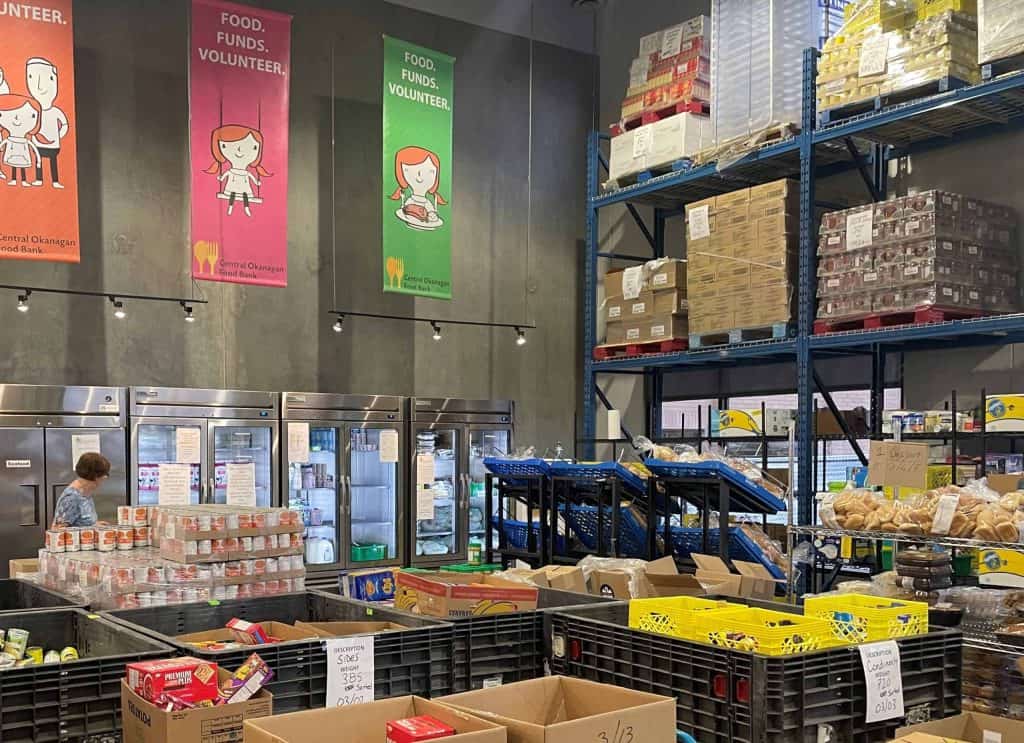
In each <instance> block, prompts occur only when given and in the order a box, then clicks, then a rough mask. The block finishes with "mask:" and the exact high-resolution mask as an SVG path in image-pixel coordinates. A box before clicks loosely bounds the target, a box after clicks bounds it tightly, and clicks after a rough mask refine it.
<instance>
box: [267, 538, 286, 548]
mask: <svg viewBox="0 0 1024 743" xmlns="http://www.w3.org/2000/svg"><path fill="white" fill-rule="evenodd" d="M287 536H288V535H287V534H282V535H281V536H280V537H279V536H278V535H277V534H270V535H268V536H267V540H266V545H267V546H266V549H268V550H276V549H277V548H278V546H279V545H280V544H281V537H285V538H287Z"/></svg>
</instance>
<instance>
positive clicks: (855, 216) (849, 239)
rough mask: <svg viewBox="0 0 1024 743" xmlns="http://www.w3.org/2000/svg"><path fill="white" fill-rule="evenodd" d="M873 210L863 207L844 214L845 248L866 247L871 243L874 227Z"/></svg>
mask: <svg viewBox="0 0 1024 743" xmlns="http://www.w3.org/2000/svg"><path fill="white" fill-rule="evenodd" d="M874 216H875V215H874V212H873V211H872V210H871V209H865V210H864V211H860V212H853V213H852V214H847V215H846V249H847V250H856V249H857V248H866V247H867V246H869V245H870V244H871V240H872V237H871V232H872V230H873V229H874Z"/></svg>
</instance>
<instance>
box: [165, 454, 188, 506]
mask: <svg viewBox="0 0 1024 743" xmlns="http://www.w3.org/2000/svg"><path fill="white" fill-rule="evenodd" d="M157 471H158V472H159V476H160V484H159V485H158V486H157V487H158V490H157V496H156V502H157V504H158V505H161V506H187V505H188V504H189V502H190V500H191V489H192V465H191V464H178V463H170V462H164V463H163V464H159V465H157Z"/></svg>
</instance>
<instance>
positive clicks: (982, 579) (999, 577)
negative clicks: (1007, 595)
mask: <svg viewBox="0 0 1024 743" xmlns="http://www.w3.org/2000/svg"><path fill="white" fill-rule="evenodd" d="M978 583H979V584H981V585H983V586H1006V587H1008V588H1024V554H1021V553H1020V552H1016V551H1014V550H995V549H980V550H978Z"/></svg>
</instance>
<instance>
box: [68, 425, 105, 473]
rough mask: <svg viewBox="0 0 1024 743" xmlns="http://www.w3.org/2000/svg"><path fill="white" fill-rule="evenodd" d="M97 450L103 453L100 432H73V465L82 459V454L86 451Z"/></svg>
mask: <svg viewBox="0 0 1024 743" xmlns="http://www.w3.org/2000/svg"><path fill="white" fill-rule="evenodd" d="M90 451H91V452H96V453H97V454H102V453H103V452H101V451H100V435H99V434H98V433H73V434H71V467H72V468H74V466H75V465H76V464H78V460H79V459H81V457H82V455H83V454H85V453H86V452H90Z"/></svg>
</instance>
